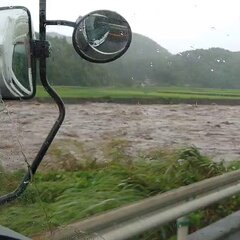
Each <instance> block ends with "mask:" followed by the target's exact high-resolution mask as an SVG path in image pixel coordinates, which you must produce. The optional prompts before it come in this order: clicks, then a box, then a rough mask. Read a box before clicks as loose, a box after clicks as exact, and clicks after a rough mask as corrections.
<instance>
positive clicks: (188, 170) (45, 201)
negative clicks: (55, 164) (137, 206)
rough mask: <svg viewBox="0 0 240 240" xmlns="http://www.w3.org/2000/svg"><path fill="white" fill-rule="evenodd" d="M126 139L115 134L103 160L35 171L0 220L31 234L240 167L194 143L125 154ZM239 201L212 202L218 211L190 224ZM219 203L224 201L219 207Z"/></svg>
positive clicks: (168, 230)
mask: <svg viewBox="0 0 240 240" xmlns="http://www.w3.org/2000/svg"><path fill="white" fill-rule="evenodd" d="M126 145H127V144H126V143H124V142H122V141H121V140H118V141H117V140H115V141H114V142H113V143H112V145H111V148H108V147H109V146H107V148H106V151H107V149H109V152H108V153H107V154H106V156H107V157H108V158H109V159H107V160H108V161H106V163H105V164H100V165H98V163H96V162H94V163H92V162H91V163H89V165H86V166H85V168H83V166H82V165H81V166H79V168H76V166H78V165H75V164H74V165H73V166H74V168H73V169H70V168H69V166H71V165H67V164H66V166H67V168H66V169H64V167H63V166H62V168H61V170H49V171H47V170H46V169H44V172H39V173H38V174H37V175H36V177H35V178H34V181H33V183H32V184H31V185H30V187H29V188H28V189H27V191H26V193H25V194H24V195H23V196H22V197H21V198H20V199H19V200H18V201H16V202H15V203H12V204H9V205H6V206H4V207H1V208H0V211H1V214H0V224H2V225H5V226H7V227H9V228H11V229H14V230H16V231H18V232H21V233H23V234H26V235H29V236H32V235H35V234H37V233H40V232H44V231H49V229H51V228H55V227H59V226H61V227H62V226H64V225H66V224H69V223H72V222H76V221H78V220H80V219H82V218H85V217H88V216H90V215H93V214H97V213H100V212H104V211H107V210H109V209H113V208H117V207H120V206H123V205H126V204H129V203H132V202H135V201H138V200H140V199H144V198H146V197H150V196H153V195H155V194H158V193H162V192H165V191H168V190H171V189H174V188H178V187H180V186H183V185H187V184H191V183H194V182H197V181H201V180H203V179H205V178H209V177H212V176H216V175H220V174H223V173H225V172H227V171H229V170H231V169H234V168H238V167H239V164H236V166H235V165H234V168H233V166H230V167H228V168H226V167H225V166H224V165H223V164H222V163H213V162H212V161H211V160H210V159H208V158H207V157H205V156H202V155H201V154H200V153H199V151H198V150H197V149H196V148H194V147H190V148H187V149H184V150H180V151H170V150H156V151H152V152H149V153H146V154H145V155H142V156H139V157H138V158H137V159H129V157H128V156H127V155H125V151H124V148H125V147H126ZM53 154H54V151H53ZM58 154H59V152H58ZM67 156H68V158H70V157H71V156H69V155H67ZM65 161H68V159H65ZM69 161H72V160H71V159H69ZM5 174H8V175H10V176H11V177H12V179H13V181H17V180H19V175H18V174H16V173H7V172H5ZM0 180H1V179H0ZM1 194H2V191H1ZM239 203H240V199H239V198H235V199H234V201H231V203H230V201H225V202H224V203H222V204H218V205H215V206H214V210H215V209H216V212H213V208H209V209H206V210H205V212H204V214H203V212H202V211H199V212H197V213H194V214H193V215H192V216H191V219H192V220H191V221H192V222H193V228H197V227H200V226H202V225H203V224H204V223H205V224H206V223H209V222H211V221H214V220H216V219H218V218H219V217H222V216H223V215H224V214H226V213H229V212H231V211H233V210H235V209H238V206H239ZM223 204H224V206H227V207H224V208H223V207H221V206H223ZM220 209H222V210H221V211H220ZM206 216H207V218H206ZM175 230H176V228H175V227H174V226H173V225H172V224H169V225H168V226H167V227H165V228H162V229H161V230H160V232H159V233H158V235H157V236H161V239H167V238H168V237H170V236H172V235H173V234H174V231H175ZM163 236H165V237H163ZM155 239H158V238H155Z"/></svg>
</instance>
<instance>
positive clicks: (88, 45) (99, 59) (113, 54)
mask: <svg viewBox="0 0 240 240" xmlns="http://www.w3.org/2000/svg"><path fill="white" fill-rule="evenodd" d="M131 40H132V32H131V28H130V26H129V24H128V22H127V21H126V20H125V19H124V18H123V17H122V16H121V15H119V14H118V13H116V12H112V11H109V10H98V11H94V12H91V13H89V14H87V15H86V16H84V17H80V18H78V20H77V21H76V26H75V28H74V31H73V36H72V41H73V46H74V48H75V50H76V52H77V53H78V54H79V55H80V56H81V57H82V58H84V59H86V60H87V61H90V62H95V63H106V62H111V61H114V60H115V59H117V58H119V57H121V56H122V55H123V54H124V53H125V52H126V51H127V49H128V48H129V46H130V43H131Z"/></svg>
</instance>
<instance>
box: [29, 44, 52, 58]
mask: <svg viewBox="0 0 240 240" xmlns="http://www.w3.org/2000/svg"><path fill="white" fill-rule="evenodd" d="M32 49H33V56H34V57H35V58H48V57H50V53H51V48H50V43H49V42H48V41H41V40H34V41H32Z"/></svg>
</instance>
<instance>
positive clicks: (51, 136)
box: [0, 0, 65, 205]
mask: <svg viewBox="0 0 240 240" xmlns="http://www.w3.org/2000/svg"><path fill="white" fill-rule="evenodd" d="M45 23H46V0H40V42H41V41H42V42H45V41H46V24H45ZM46 58H47V57H46V56H44V55H42V56H41V57H40V58H39V66H40V79H41V83H42V85H43V87H44V88H45V90H46V91H47V92H48V94H49V95H50V96H51V97H52V98H53V100H54V101H55V103H56V104H57V106H58V109H59V115H58V118H57V120H56V121H55V123H54V125H53V127H52V129H51V130H50V132H49V134H48V136H47V138H46V139H45V141H44V142H43V144H42V146H41V148H40V150H39V152H38V153H37V155H36V157H35V159H34V161H33V162H32V164H31V165H30V166H29V169H28V172H27V173H26V175H25V176H24V178H23V180H22V182H21V183H20V185H19V186H18V188H17V189H16V190H15V191H13V192H11V193H9V194H6V195H4V196H0V205H3V204H5V203H9V202H11V201H14V200H15V199H17V198H18V197H19V196H20V195H21V194H22V193H23V192H24V191H25V190H26V188H27V186H28V184H29V183H30V181H31V180H32V176H33V175H34V174H35V173H36V171H37V169H38V167H39V165H40V163H41V162H42V159H43V157H44V156H45V154H46V152H47V150H48V148H49V146H50V145H51V143H52V141H53V139H54V137H55V136H56V134H57V132H58V130H59V128H60V127H61V125H62V123H63V120H64V118H65V106H64V103H63V101H62V99H61V98H60V96H59V95H58V94H57V93H56V92H55V90H54V89H53V88H52V87H51V86H50V84H49V82H48V80H47V74H46V67H47V66H46V65H47V64H46Z"/></svg>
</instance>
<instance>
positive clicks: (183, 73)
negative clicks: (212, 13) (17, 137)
mask: <svg viewBox="0 0 240 240" xmlns="http://www.w3.org/2000/svg"><path fill="white" fill-rule="evenodd" d="M48 40H49V41H50V42H51V46H52V57H51V58H50V59H49V60H48V62H49V68H48V77H49V79H50V81H51V82H53V83H54V84H55V85H72V86H141V85H147V86H148V85H149V86H190V87H213V88H239V87H240V67H239V63H240V52H230V51H228V50H224V49H220V48H211V49H208V50H203V49H198V50H192V51H186V52H182V53H179V54H177V55H172V54H171V53H169V52H168V51H167V50H166V49H164V48H163V47H161V46H160V45H159V44H157V43H156V42H154V41H153V40H151V39H149V38H147V37H145V36H142V35H140V34H133V41H132V44H131V46H130V48H129V50H128V52H127V53H126V54H125V55H124V56H122V57H121V58H120V59H118V60H116V61H115V62H112V63H107V64H94V63H88V62H87V61H85V60H83V59H81V58H80V57H79V56H78V55H77V53H75V51H74V49H73V47H72V45H71V38H69V37H65V36H62V35H59V34H56V33H50V34H48Z"/></svg>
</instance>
